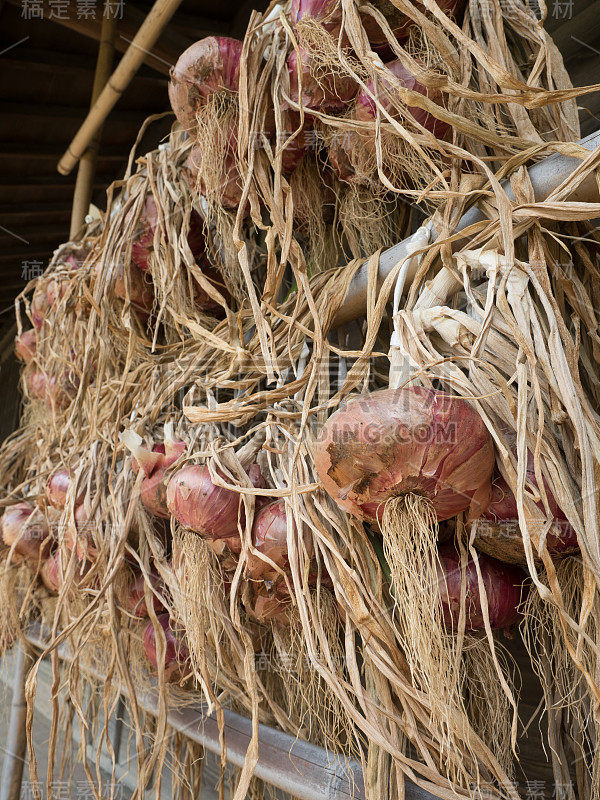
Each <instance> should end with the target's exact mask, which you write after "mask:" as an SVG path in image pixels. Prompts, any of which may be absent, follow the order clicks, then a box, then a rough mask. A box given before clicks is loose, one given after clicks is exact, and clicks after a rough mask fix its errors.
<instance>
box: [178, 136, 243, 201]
mask: <svg viewBox="0 0 600 800" xmlns="http://www.w3.org/2000/svg"><path fill="white" fill-rule="evenodd" d="M201 164H202V147H200V146H196V147H193V148H192V149H191V150H190V154H189V156H188V158H187V161H186V168H187V170H188V172H189V176H190V181H191V184H192V186H193V188H195V189H197V190H198V191H199V192H200V194H201V195H204V196H205V197H206V196H207V194H208V190H207V187H206V185H205V183H204V180H203V179H202V178H201V177H200V178H199V170H200V167H201ZM218 183H219V187H218V191H219V198H218V200H219V203H220V204H221V205H222V206H223V207H224V208H230V209H237V208H238V207H239V206H240V205H241V202H242V194H243V185H242V179H241V177H240V173H239V170H238V168H237V164H236V161H235V154H234V152H233V150H231V149H229V150H228V152H227V154H226V156H225V161H224V164H223V174H222V178H221V180H220V181H219V182H218ZM211 199H212V198H211Z"/></svg>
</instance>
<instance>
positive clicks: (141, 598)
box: [121, 570, 164, 619]
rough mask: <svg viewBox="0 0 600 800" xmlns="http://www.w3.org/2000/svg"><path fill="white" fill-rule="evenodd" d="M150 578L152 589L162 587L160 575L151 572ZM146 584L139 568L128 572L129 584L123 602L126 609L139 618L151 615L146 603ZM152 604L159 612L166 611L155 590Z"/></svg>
mask: <svg viewBox="0 0 600 800" xmlns="http://www.w3.org/2000/svg"><path fill="white" fill-rule="evenodd" d="M149 578H150V585H151V586H152V589H154V590H157V589H160V588H162V584H161V581H160V578H159V577H158V575H155V574H153V573H150V575H149ZM145 586H146V580H145V578H144V575H143V574H142V573H141V572H140V571H139V570H135V571H134V572H131V573H128V580H127V586H126V589H125V593H124V596H123V598H122V600H121V602H122V604H123V606H124V607H125V610H126V611H128V612H129V613H130V614H132V615H133V616H134V617H138V618H139V619H145V618H146V617H148V616H149V615H148V606H147V605H146V595H145ZM152 606H153V608H154V611H155V612H156V613H157V614H158V613H159V612H160V611H164V606H163V604H162V602H161V600H160V597H158V595H157V594H156V593H155V591H153V592H152Z"/></svg>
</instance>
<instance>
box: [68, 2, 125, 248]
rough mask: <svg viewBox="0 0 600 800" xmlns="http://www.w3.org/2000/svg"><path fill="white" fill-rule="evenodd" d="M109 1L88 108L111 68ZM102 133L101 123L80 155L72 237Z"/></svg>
mask: <svg viewBox="0 0 600 800" xmlns="http://www.w3.org/2000/svg"><path fill="white" fill-rule="evenodd" d="M109 12H110V6H109V3H108V2H106V3H105V4H104V16H103V17H102V31H101V33H100V46H99V47H98V59H97V61H96V71H95V73H94V85H93V87H92V102H91V104H90V105H91V107H93V106H94V103H95V102H96V100H97V99H98V97H99V96H100V93H101V92H102V90H103V89H104V86H105V85H106V82H107V81H108V79H109V77H110V73H111V70H112V62H113V55H114V52H115V47H114V41H115V31H116V29H117V18H116V16H114V15H113V14H110V13H109ZM101 136H102V125H100V126H99V127H98V130H97V131H96V133H95V135H94V137H93V138H92V140H91V142H90V145H89V147H88V149H87V150H86V151H85V153H84V154H83V155H82V156H81V161H80V162H79V170H78V171H77V180H76V182H75V191H74V193H73V211H72V213H71V230H70V233H69V238H70V239H74V238H75V234H76V233H77V231H78V230H79V229H80V228H81V227H82V226H83V223H84V222H85V218H86V216H87V213H88V209H89V207H90V202H91V200H92V186H93V183H94V174H95V172H96V159H97V157H98V150H99V148H100V138H101Z"/></svg>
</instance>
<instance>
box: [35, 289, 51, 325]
mask: <svg viewBox="0 0 600 800" xmlns="http://www.w3.org/2000/svg"><path fill="white" fill-rule="evenodd" d="M49 308H50V305H49V303H48V297H47V295H46V291H45V290H43V289H42V288H41V287H38V288H37V289H36V290H35V292H34V293H33V298H32V300H31V318H32V320H33V324H34V326H35V327H36V328H38V329H39V328H41V327H42V325H43V324H44V320H45V319H46V315H47V314H48V310H49Z"/></svg>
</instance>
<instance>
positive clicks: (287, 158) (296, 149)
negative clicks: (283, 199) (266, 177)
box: [275, 109, 313, 174]
mask: <svg viewBox="0 0 600 800" xmlns="http://www.w3.org/2000/svg"><path fill="white" fill-rule="evenodd" d="M283 123H284V126H283V131H280V132H279V134H278V136H277V142H276V147H275V150H276V151H277V150H278V149H279V148H280V147H283V145H284V144H285V149H284V150H283V151H282V153H281V168H282V170H283V172H286V173H288V174H290V173H292V172H294V170H296V169H297V168H298V167H299V166H300V163H301V162H302V159H303V158H304V156H305V155H306V153H307V152H309V150H310V149H311V148H312V141H313V140H312V138H311V124H310V120H309V119H308V118H305V120H304V125H303V126H302V128H300V114H299V112H297V111H294V110H292V109H290V110H289V111H284V112H283ZM299 128H300V133H298V134H297V135H296V137H295V138H294V139H292V140H291V141H288V140H289V138H290V137H291V136H292V134H294V133H296V131H297V130H298V129H299ZM286 142H287V144H286Z"/></svg>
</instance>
